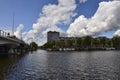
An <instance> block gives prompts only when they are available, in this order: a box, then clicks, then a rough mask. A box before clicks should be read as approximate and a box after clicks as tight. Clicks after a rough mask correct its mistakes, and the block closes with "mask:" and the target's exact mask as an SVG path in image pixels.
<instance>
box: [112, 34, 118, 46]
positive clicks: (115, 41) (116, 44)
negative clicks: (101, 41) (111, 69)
mask: <svg viewBox="0 0 120 80" xmlns="http://www.w3.org/2000/svg"><path fill="white" fill-rule="evenodd" d="M112 44H113V47H114V48H119V47H120V37H119V36H114V37H113V38H112Z"/></svg>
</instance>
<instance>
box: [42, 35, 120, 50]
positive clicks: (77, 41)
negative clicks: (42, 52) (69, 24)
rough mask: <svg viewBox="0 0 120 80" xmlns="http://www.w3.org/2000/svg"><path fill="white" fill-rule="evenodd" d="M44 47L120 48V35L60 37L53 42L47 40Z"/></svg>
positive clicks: (78, 48) (77, 48)
mask: <svg viewBox="0 0 120 80" xmlns="http://www.w3.org/2000/svg"><path fill="white" fill-rule="evenodd" d="M43 48H45V49H47V48H51V49H58V48H75V49H76V50H83V49H91V50H92V49H108V48H109V49H120V37H119V36H113V37H112V38H107V37H95V38H94V37H92V36H84V37H79V38H74V39H69V38H68V39H65V40H64V39H63V40H61V39H58V40H54V41H51V42H47V43H45V44H44V45H43Z"/></svg>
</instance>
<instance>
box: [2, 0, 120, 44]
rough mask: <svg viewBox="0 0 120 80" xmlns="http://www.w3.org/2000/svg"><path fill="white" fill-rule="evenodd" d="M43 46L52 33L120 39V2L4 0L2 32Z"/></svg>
mask: <svg viewBox="0 0 120 80" xmlns="http://www.w3.org/2000/svg"><path fill="white" fill-rule="evenodd" d="M13 15H14V30H15V33H14V34H15V35H16V36H17V37H18V38H21V32H22V35H23V40H25V41H26V42H28V43H29V42H31V41H35V42H37V43H38V44H39V45H42V44H44V43H45V42H46V41H47V38H46V37H47V36H46V33H47V32H48V31H50V30H51V31H59V32H60V33H61V36H69V37H81V36H86V35H90V36H107V37H112V36H113V35H120V0H0V29H2V30H5V31H11V27H12V25H13Z"/></svg>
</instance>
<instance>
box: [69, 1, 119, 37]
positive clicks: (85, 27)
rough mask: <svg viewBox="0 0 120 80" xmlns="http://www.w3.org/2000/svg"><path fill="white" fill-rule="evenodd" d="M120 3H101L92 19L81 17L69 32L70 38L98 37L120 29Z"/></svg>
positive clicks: (71, 26)
mask: <svg viewBox="0 0 120 80" xmlns="http://www.w3.org/2000/svg"><path fill="white" fill-rule="evenodd" d="M119 13H120V1H109V2H101V3H100V4H99V8H98V10H97V11H96V13H95V14H94V16H93V17H92V18H89V19H88V18H85V17H84V16H83V15H80V16H79V17H78V18H77V19H75V21H74V22H73V23H72V24H71V25H70V27H69V29H68V30H67V34H68V35H69V36H85V35H96V34H99V33H101V32H105V31H110V30H117V29H118V28H120V15H119Z"/></svg>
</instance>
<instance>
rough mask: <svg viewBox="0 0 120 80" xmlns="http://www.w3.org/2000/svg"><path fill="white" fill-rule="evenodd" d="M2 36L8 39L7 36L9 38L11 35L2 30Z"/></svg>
mask: <svg viewBox="0 0 120 80" xmlns="http://www.w3.org/2000/svg"><path fill="white" fill-rule="evenodd" d="M0 36H2V37H7V36H9V33H7V32H5V31H3V30H0Z"/></svg>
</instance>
